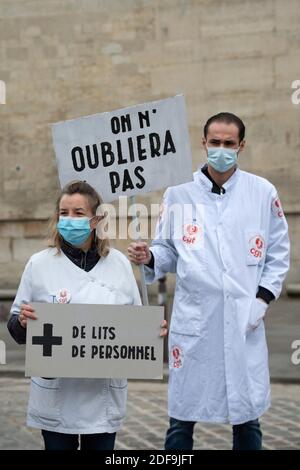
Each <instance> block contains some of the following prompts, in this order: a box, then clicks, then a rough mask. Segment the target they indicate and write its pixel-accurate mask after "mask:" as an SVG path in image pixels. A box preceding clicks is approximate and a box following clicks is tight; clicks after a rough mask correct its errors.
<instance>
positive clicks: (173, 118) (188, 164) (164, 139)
mask: <svg viewBox="0 0 300 470" xmlns="http://www.w3.org/2000/svg"><path fill="white" fill-rule="evenodd" d="M52 134H53V142H54V149H55V153H56V159H57V166H58V172H59V179H60V183H61V186H64V185H65V184H67V183H69V182H70V181H72V180H85V181H87V182H88V183H89V184H90V185H91V186H93V187H94V188H95V189H96V190H97V191H98V192H99V193H100V195H101V196H102V198H103V200H104V202H110V201H113V200H114V199H117V198H118V197H119V196H133V195H136V194H139V193H145V192H149V191H154V190H157V189H161V188H164V187H168V186H174V185H176V184H180V183H184V182H187V181H191V180H192V179H193V174H192V159H191V150H190V143H189V135H188V128H187V122H186V110H185V101H184V97H183V96H182V95H180V96H175V97H173V98H167V99H164V100H160V101H154V102H149V103H144V104H140V105H138V106H132V107H129V108H123V109H119V110H117V111H113V112H106V113H101V114H94V115H92V116H86V117H82V118H79V119H73V120H68V121H64V122H59V123H56V124H53V125H52Z"/></svg>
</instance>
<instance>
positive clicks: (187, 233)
mask: <svg viewBox="0 0 300 470" xmlns="http://www.w3.org/2000/svg"><path fill="white" fill-rule="evenodd" d="M200 236H201V231H200V227H199V225H196V224H187V225H185V226H184V228H183V237H182V241H183V242H184V243H186V244H187V245H194V244H195V243H196V242H197V241H198V240H199V238H200Z"/></svg>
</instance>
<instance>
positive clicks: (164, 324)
mask: <svg viewBox="0 0 300 470" xmlns="http://www.w3.org/2000/svg"><path fill="white" fill-rule="evenodd" d="M167 334H168V323H167V320H164V321H163V322H162V324H161V325H160V335H159V336H167Z"/></svg>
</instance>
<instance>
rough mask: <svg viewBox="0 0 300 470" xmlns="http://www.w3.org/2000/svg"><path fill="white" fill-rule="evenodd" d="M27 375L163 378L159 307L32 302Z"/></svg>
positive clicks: (160, 314)
mask: <svg viewBox="0 0 300 470" xmlns="http://www.w3.org/2000/svg"><path fill="white" fill-rule="evenodd" d="M32 306H33V308H34V309H35V312H36V315H37V317H38V319H37V320H29V321H28V325H27V339H26V364H25V376H26V377H29V376H35V377H49V378H52V377H74V378H75V377H78V378H81V377H82V378H84V377H85V378H97V377H99V378H100V377H103V378H105V377H106V378H138V379H161V378H162V370H163V338H162V337H160V325H161V323H162V320H163V307H145V306H137V305H87V304H51V303H49V304H48V303H38V302H34V303H32Z"/></svg>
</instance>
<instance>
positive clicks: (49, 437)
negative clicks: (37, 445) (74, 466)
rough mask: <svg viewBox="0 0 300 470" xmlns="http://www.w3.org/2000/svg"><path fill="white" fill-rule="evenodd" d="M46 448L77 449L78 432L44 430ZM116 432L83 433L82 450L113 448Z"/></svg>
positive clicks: (81, 438)
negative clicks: (66, 432) (65, 432)
mask: <svg viewBox="0 0 300 470" xmlns="http://www.w3.org/2000/svg"><path fill="white" fill-rule="evenodd" d="M42 435H43V438H44V442H45V450H77V449H78V447H79V435H78V434H63V433H60V432H53V431H44V430H43V431H42ZM115 439H116V433H115V432H113V433H107V432H105V433H102V434H81V436H80V450H113V449H114V445H115Z"/></svg>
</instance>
